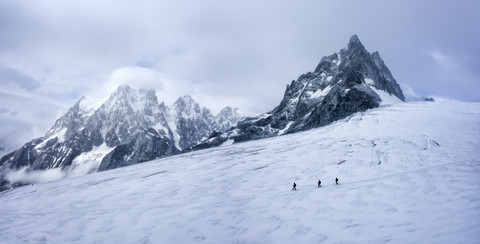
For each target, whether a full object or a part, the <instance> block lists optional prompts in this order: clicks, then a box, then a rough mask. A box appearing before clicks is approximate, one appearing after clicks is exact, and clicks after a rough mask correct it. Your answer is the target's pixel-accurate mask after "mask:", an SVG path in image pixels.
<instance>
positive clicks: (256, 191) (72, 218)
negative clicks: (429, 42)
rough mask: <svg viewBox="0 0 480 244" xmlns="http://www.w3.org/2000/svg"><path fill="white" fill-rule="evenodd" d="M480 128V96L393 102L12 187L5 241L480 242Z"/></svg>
mask: <svg viewBox="0 0 480 244" xmlns="http://www.w3.org/2000/svg"><path fill="white" fill-rule="evenodd" d="M479 138H480V103H464V102H408V103H396V104H391V105H382V106H380V107H378V108H375V109H371V110H367V111H365V112H360V113H356V114H353V115H351V116H348V117H347V118H345V119H342V120H339V121H337V122H334V123H332V124H330V125H327V126H325V127H320V128H316V129H312V130H308V131H303V132H299V133H295V134H286V135H283V136H278V137H272V138H267V139H263V140H255V141H248V142H243V143H235V144H231V145H224V146H221V147H215V148H210V149H205V150H200V151H193V152H190V153H184V154H180V155H175V156H172V157H168V158H161V159H157V160H153V161H149V162H145V163H142V164H136V165H132V166H127V167H123V168H117V169H113V170H109V171H104V172H99V173H96V174H90V175H85V176H81V177H73V178H64V179H59V180H56V181H50V182H45V183H39V184H34V185H27V186H23V187H19V188H14V189H11V190H7V191H4V192H0V202H1V205H2V207H1V209H0V214H1V216H2V218H0V240H2V242H4V243H72V242H74V243H319V242H320V243H321V242H325V243H385V242H390V243H474V242H477V241H478V240H479V239H480V177H479V176H480V160H479V156H480V153H479V151H478V148H480V140H479ZM335 177H338V178H339V185H335V182H334V179H335ZM318 180H321V181H322V187H317V181H318ZM293 182H295V183H296V184H297V189H298V190H297V191H292V190H291V188H292V184H293Z"/></svg>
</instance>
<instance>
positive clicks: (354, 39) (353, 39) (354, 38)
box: [349, 34, 360, 43]
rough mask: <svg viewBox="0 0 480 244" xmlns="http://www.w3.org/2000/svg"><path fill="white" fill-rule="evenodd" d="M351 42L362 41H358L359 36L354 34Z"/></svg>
mask: <svg viewBox="0 0 480 244" xmlns="http://www.w3.org/2000/svg"><path fill="white" fill-rule="evenodd" d="M349 42H351V43H354V42H360V39H358V36H357V35H356V34H354V35H353V36H352V37H350V41H349Z"/></svg>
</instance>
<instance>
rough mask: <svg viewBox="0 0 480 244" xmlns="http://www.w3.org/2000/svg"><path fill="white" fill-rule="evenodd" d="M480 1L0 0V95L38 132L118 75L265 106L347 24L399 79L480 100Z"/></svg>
mask: <svg viewBox="0 0 480 244" xmlns="http://www.w3.org/2000/svg"><path fill="white" fill-rule="evenodd" d="M479 8H480V3H479V2H478V1H473V0H472V1H471V0H466V1H462V2H461V3H460V2H449V1H433V0H427V1H421V2H418V1H388V2H386V1H376V0H367V1H356V0H346V1H328V2H324V1H313V0H307V1H297V2H292V1H273V0H267V1H253V0H246V1H238V2H232V1H220V0H205V1H201V2H200V1H187V0H178V1H151V0H137V1H122V2H118V1H114V0H106V1H93V0H84V1H73V2H72V1H68V2H67V1H60V0H40V1H28V0H17V1H0V85H1V88H0V103H1V104H0V106H2V107H6V108H9V109H10V108H11V110H12V111H16V112H18V114H17V115H15V116H13V115H11V116H10V117H9V120H8V121H14V120H15V119H19V121H20V123H19V124H22V125H24V126H16V127H10V128H8V130H10V131H17V132H19V133H20V132H21V133H24V131H33V130H37V131H42V133H38V132H37V133H38V134H43V133H45V132H46V130H47V129H48V127H49V126H45V125H44V124H47V121H50V123H53V121H55V119H56V118H57V117H58V115H59V114H61V113H62V112H65V111H66V109H68V107H70V106H71V105H73V104H74V103H75V102H76V101H77V100H78V99H79V98H80V97H81V96H83V95H89V94H92V95H93V96H97V97H98V96H108V95H109V94H108V92H109V91H111V90H113V89H115V88H116V87H115V86H116V85H117V84H120V83H127V84H130V85H131V86H133V87H137V88H140V86H144V87H142V88H146V89H154V90H156V91H157V94H158V96H159V100H160V101H165V102H166V103H172V102H173V100H174V99H175V98H176V97H177V96H180V95H184V94H192V95H194V96H195V98H197V99H198V100H199V102H200V103H201V104H202V105H203V106H207V107H212V108H213V110H219V109H221V107H223V106H226V105H233V106H236V107H239V108H240V109H242V110H243V111H245V112H246V113H247V114H249V113H256V112H265V111H269V110H271V109H273V108H274V107H275V106H276V105H277V104H278V103H279V102H280V100H281V98H282V95H283V92H284V90H285V86H286V85H287V84H288V83H290V81H291V80H293V79H296V78H297V77H298V76H299V75H300V74H303V73H306V72H308V71H312V70H313V69H314V68H315V66H316V65H317V63H318V62H319V61H320V59H321V58H322V57H323V56H326V55H330V54H332V53H334V52H336V51H338V50H339V49H341V48H342V47H344V46H345V44H346V42H347V41H348V39H349V37H350V36H351V35H352V34H358V35H359V37H360V39H361V41H362V42H363V43H364V44H365V46H366V48H367V49H368V50H369V51H379V52H380V54H381V55H382V58H383V59H384V60H385V61H386V64H387V66H388V67H389V68H390V69H391V71H392V73H393V75H394V76H395V78H396V79H397V81H398V82H400V83H405V84H409V85H410V86H412V87H414V89H415V90H416V91H418V92H420V93H422V94H426V95H428V94H438V95H440V96H452V97H455V98H458V99H462V100H480V98H479V95H478V92H475V91H477V90H479V89H480V87H478V86H479V85H478V83H479V82H478V81H479V77H480V71H478V68H477V67H479V66H480V60H479V58H478V57H480V46H479V45H478V44H477V42H478V37H479V34H478V32H476V31H472V30H476V29H477V26H476V23H478V22H479V21H478V18H479V17H478V13H477V11H475V10H476V9H479ZM425 50H427V51H426V52H425ZM463 56H467V58H463ZM467 60H468V61H467ZM9 100H10V101H9ZM34 111H35V112H37V113H35V112H34ZM41 111H44V112H41ZM1 115H2V116H6V115H5V114H4V113H3V114H1ZM48 116H51V117H50V118H49V119H47V117H48ZM2 118H5V117H2ZM28 121H29V122H28ZM27 122H28V123H27ZM1 123H3V124H2V126H1V128H0V131H1V130H7V128H6V127H5V126H4V125H5V123H4V122H3V121H2V122H1ZM13 124H14V123H13V122H12V123H11V125H13ZM38 124H41V126H39V125H38ZM28 125H29V126H31V127H30V128H27V127H28ZM50 125H51V124H50ZM33 127H36V128H37V129H32V128H33ZM3 128H5V129H3ZM1 137H2V134H1V132H0V138H1ZM22 137H23V136H22ZM30 137H33V134H32V135H31V136H30Z"/></svg>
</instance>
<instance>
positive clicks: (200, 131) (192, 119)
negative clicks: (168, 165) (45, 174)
mask: <svg viewBox="0 0 480 244" xmlns="http://www.w3.org/2000/svg"><path fill="white" fill-rule="evenodd" d="M240 118H241V115H240V114H239V113H238V109H234V108H231V107H225V108H224V109H222V110H221V111H220V113H219V114H218V115H216V116H214V115H213V114H212V113H211V112H210V110H209V109H207V108H203V107H201V106H200V105H199V104H198V103H197V102H195V100H193V98H192V97H191V96H189V95H186V96H183V97H180V98H178V99H177V100H176V102H175V103H174V104H173V105H172V106H171V107H168V106H166V105H165V103H163V102H161V103H159V102H158V98H157V96H156V94H155V92H154V91H149V90H138V91H137V90H135V89H133V88H131V87H129V86H127V85H122V86H120V87H119V88H117V90H116V91H114V92H113V93H112V94H111V96H110V97H109V98H108V99H107V100H106V101H101V102H98V101H96V100H93V99H87V98H85V97H82V98H81V99H80V100H79V101H78V102H77V103H76V104H75V105H74V106H73V107H71V108H70V109H69V110H68V111H67V113H65V114H64V115H63V116H61V117H60V118H59V119H57V121H56V122H55V124H54V125H53V126H52V127H51V129H50V130H49V131H48V132H47V133H46V134H45V136H44V137H42V138H37V139H34V140H32V141H30V142H28V143H26V144H25V145H24V146H23V147H22V148H20V149H18V150H16V151H14V152H11V153H9V154H7V155H5V156H3V157H2V158H1V159H0V172H2V173H3V174H2V175H3V176H2V185H3V188H5V187H11V184H10V182H9V180H8V179H6V174H7V173H8V172H9V171H11V170H18V169H21V168H24V167H26V168H27V170H45V169H51V168H61V169H62V170H63V171H65V172H67V173H68V174H73V175H82V174H86V173H92V172H96V171H103V170H108V169H113V168H118V167H122V166H126V165H131V164H136V163H140V162H144V161H148V160H152V159H156V158H159V157H165V156H170V155H175V154H178V153H180V152H182V151H183V150H188V149H189V148H190V147H192V146H194V145H196V144H198V143H199V142H200V141H201V140H202V139H205V138H206V137H208V135H210V134H211V133H212V132H214V131H225V130H227V129H229V128H230V127H232V126H234V125H235V124H236V122H237V121H238V120H239V119H240Z"/></svg>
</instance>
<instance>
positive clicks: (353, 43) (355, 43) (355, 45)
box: [347, 35, 365, 50]
mask: <svg viewBox="0 0 480 244" xmlns="http://www.w3.org/2000/svg"><path fill="white" fill-rule="evenodd" d="M355 49H365V47H364V46H363V44H362V42H361V41H360V39H358V36H357V35H353V36H352V37H350V40H349V41H348V44H347V50H355Z"/></svg>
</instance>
